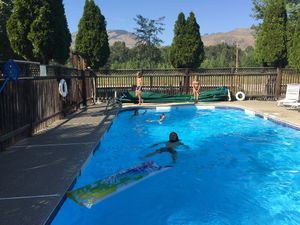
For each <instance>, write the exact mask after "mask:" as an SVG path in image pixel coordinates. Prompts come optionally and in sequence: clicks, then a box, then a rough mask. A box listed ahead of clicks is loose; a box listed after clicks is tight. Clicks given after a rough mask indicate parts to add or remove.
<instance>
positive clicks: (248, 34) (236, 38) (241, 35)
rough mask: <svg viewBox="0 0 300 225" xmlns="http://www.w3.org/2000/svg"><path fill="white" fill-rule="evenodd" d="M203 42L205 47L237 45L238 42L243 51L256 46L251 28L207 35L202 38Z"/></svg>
mask: <svg viewBox="0 0 300 225" xmlns="http://www.w3.org/2000/svg"><path fill="white" fill-rule="evenodd" d="M202 41H203V43H204V45H205V46H211V45H218V44H222V43H226V44H229V45H235V43H236V42H237V43H238V45H239V47H240V48H241V49H245V48H247V47H248V46H254V44H255V38H254V32H253V30H251V29H249V28H238V29H235V30H233V31H230V32H225V33H213V34H205V35H203V36H202Z"/></svg>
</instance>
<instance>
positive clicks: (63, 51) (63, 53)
mask: <svg viewBox="0 0 300 225" xmlns="http://www.w3.org/2000/svg"><path fill="white" fill-rule="evenodd" d="M48 1H49V2H50V6H51V13H52V16H51V21H52V22H51V25H52V26H53V30H54V34H53V42H54V43H55V45H54V46H53V47H52V48H51V49H52V57H51V58H52V59H54V61H56V62H58V63H60V64H64V63H65V62H66V60H67V59H68V58H69V55H70V45H71V42H72V37H71V33H70V31H69V29H68V23H67V19H66V15H65V9H64V5H63V1H62V0H48Z"/></svg>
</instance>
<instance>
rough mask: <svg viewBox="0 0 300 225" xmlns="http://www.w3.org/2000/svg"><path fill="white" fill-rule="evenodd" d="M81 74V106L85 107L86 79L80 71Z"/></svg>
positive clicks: (82, 71)
mask: <svg viewBox="0 0 300 225" xmlns="http://www.w3.org/2000/svg"><path fill="white" fill-rule="evenodd" d="M80 73H81V79H82V96H81V97H82V104H83V106H87V97H86V96H87V94H86V91H87V90H86V80H85V79H86V77H85V72H84V70H80Z"/></svg>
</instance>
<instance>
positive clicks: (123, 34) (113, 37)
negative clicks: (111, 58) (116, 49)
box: [71, 30, 136, 49]
mask: <svg viewBox="0 0 300 225" xmlns="http://www.w3.org/2000/svg"><path fill="white" fill-rule="evenodd" d="M107 33H108V42H109V45H113V44H114V43H115V42H116V41H123V42H125V44H126V46H127V47H128V48H133V47H134V45H135V43H136V40H135V36H134V34H132V33H130V32H128V31H126V30H110V31H107ZM76 35H77V32H74V33H72V44H71V48H72V49H73V48H74V45H75V38H76Z"/></svg>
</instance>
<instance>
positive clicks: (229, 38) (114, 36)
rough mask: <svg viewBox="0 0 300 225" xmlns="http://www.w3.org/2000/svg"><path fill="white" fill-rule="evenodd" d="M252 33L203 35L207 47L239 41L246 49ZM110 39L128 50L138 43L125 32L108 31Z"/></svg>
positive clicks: (249, 44) (247, 31) (251, 38)
mask: <svg viewBox="0 0 300 225" xmlns="http://www.w3.org/2000/svg"><path fill="white" fill-rule="evenodd" d="M252 33H253V31H252V30H251V29H247V28H238V29H235V30H233V31H230V32H224V33H213V34H205V35H202V41H203V43H204V45H205V46H211V45H218V44H222V43H227V44H229V45H234V43H235V42H236V41H237V42H238V44H239V47H240V48H242V49H245V48H247V47H248V46H254V43H255V39H254V36H253V34H252ZM76 34H77V32H75V33H72V45H71V47H72V48H74V43H75V38H76ZM108 37H109V44H110V45H113V43H115V42H116V41H123V42H125V44H126V46H127V47H128V48H132V47H134V45H135V43H136V40H135V36H134V34H132V33H130V32H128V31H125V30H110V31H108Z"/></svg>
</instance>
